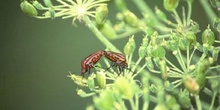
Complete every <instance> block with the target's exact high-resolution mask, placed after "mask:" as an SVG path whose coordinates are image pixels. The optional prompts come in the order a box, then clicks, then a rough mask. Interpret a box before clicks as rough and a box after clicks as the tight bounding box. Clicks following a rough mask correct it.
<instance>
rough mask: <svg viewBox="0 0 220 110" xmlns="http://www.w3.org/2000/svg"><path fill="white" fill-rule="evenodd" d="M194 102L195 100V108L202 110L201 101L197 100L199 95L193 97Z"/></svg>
mask: <svg viewBox="0 0 220 110" xmlns="http://www.w3.org/2000/svg"><path fill="white" fill-rule="evenodd" d="M194 97H195V100H196V106H197V110H202V105H201V101H200V99H199V95H195V96H194Z"/></svg>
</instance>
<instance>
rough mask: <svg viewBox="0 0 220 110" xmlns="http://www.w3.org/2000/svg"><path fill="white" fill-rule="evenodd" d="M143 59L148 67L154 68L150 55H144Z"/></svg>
mask: <svg viewBox="0 0 220 110" xmlns="http://www.w3.org/2000/svg"><path fill="white" fill-rule="evenodd" d="M145 60H146V62H145V63H146V64H147V67H148V69H154V64H153V62H152V60H151V57H146V58H145Z"/></svg>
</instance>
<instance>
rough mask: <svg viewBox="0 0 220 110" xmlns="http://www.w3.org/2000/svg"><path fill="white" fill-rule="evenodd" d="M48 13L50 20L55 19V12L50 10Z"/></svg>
mask: <svg viewBox="0 0 220 110" xmlns="http://www.w3.org/2000/svg"><path fill="white" fill-rule="evenodd" d="M49 12H50V17H51V19H54V18H55V11H54V9H52V8H50V9H49Z"/></svg>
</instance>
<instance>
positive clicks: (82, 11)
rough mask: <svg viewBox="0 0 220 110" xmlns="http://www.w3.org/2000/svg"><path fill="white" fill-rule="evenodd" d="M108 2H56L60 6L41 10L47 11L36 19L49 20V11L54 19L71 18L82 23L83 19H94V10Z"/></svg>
mask: <svg viewBox="0 0 220 110" xmlns="http://www.w3.org/2000/svg"><path fill="white" fill-rule="evenodd" d="M106 1H108V0H57V2H59V3H60V5H56V6H50V7H44V8H43V9H42V10H47V11H46V12H45V13H44V14H43V16H37V18H42V19H44V18H51V10H53V11H54V12H55V17H62V19H66V18H73V23H74V22H75V20H77V19H78V20H79V21H82V20H83V19H84V18H85V17H95V13H96V11H95V8H97V7H99V6H101V5H107V4H106V3H104V2H106Z"/></svg>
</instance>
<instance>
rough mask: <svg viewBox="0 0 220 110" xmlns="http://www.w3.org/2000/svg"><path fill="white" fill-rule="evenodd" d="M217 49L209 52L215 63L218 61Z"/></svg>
mask: <svg viewBox="0 0 220 110" xmlns="http://www.w3.org/2000/svg"><path fill="white" fill-rule="evenodd" d="M219 51H220V50H219V49H213V50H211V52H212V58H213V59H214V61H217V60H218V57H219V55H218V53H219Z"/></svg>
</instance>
